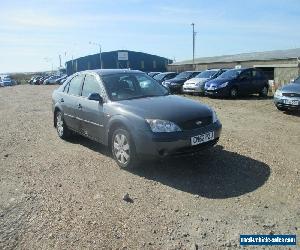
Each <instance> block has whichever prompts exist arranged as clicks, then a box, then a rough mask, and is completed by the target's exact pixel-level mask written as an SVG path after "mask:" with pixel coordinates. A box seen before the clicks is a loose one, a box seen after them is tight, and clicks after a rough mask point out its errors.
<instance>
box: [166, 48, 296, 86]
mask: <svg viewBox="0 0 300 250" xmlns="http://www.w3.org/2000/svg"><path fill="white" fill-rule="evenodd" d="M235 67H242V68H245V67H255V68H259V69H261V70H262V71H264V73H265V74H266V75H267V77H268V79H269V80H274V82H275V83H276V84H279V85H283V84H285V83H288V82H290V81H291V80H292V79H295V78H296V77H297V76H299V75H300V48H298V49H289V50H274V51H266V52H254V53H243V54H237V55H225V56H215V57H202V58H196V59H194V62H193V60H187V61H182V62H175V63H172V64H170V65H168V70H169V71H175V72H182V71H186V70H201V71H202V70H206V69H211V68H235Z"/></svg>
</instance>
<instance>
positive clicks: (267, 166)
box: [0, 85, 300, 249]
mask: <svg viewBox="0 0 300 250" xmlns="http://www.w3.org/2000/svg"><path fill="white" fill-rule="evenodd" d="M54 88H55V86H28V85H27V86H26V85H24V86H15V87H7V88H1V89H0V117H1V119H0V146H1V147H0V172H1V175H0V249H12V248H17V249H52V248H54V249H82V248H90V249H143V248H146V249H224V248H228V249H235V248H241V247H240V246H239V235H240V234H281V233H282V234H297V235H298V238H299V236H300V234H299V232H300V231H299V230H300V202H299V201H300V182H299V179H300V169H299V166H300V153H299V152H300V127H299V124H300V114H299V113H293V114H287V113H282V112H279V111H277V110H276V108H275V107H274V105H273V103H272V100H271V99H267V100H266V99H265V100H263V99H259V98H256V97H249V98H245V99H242V100H218V99H209V98H206V97H190V98H193V99H196V100H199V101H202V102H204V103H207V104H209V105H211V106H212V107H214V108H215V110H216V111H217V113H218V116H219V118H220V119H221V121H222V123H223V133H222V137H221V140H220V142H219V143H218V145H217V146H216V147H214V148H213V149H212V150H210V151H208V152H203V153H201V154H199V155H197V156H190V157H185V158H176V159H173V160H168V161H161V162H148V163H144V164H142V165H141V166H140V167H139V168H138V169H136V170H134V171H131V172H130V171H125V170H121V169H119V168H118V167H117V165H116V163H115V162H114V161H113V160H112V159H111V158H110V156H109V154H108V153H107V151H106V149H105V148H104V147H103V146H101V145H99V144H97V143H94V142H92V141H89V140H87V139H84V138H82V137H80V136H77V137H75V138H73V139H72V140H70V141H63V140H61V139H59V138H58V136H57V135H56V131H55V129H54V128H53V126H52V124H53V123H52V112H51V93H52V91H53V89H54ZM126 193H128V194H129V197H130V199H132V200H131V202H126V201H124V200H123V196H124V195H125V194H126ZM298 240H299V239H298ZM251 249H253V248H251ZM259 249H262V248H259ZM274 249H275V248H274ZM276 249H278V248H276ZM285 249H287V248H285Z"/></svg>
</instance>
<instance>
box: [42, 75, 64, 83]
mask: <svg viewBox="0 0 300 250" xmlns="http://www.w3.org/2000/svg"><path fill="white" fill-rule="evenodd" d="M58 78H60V76H56V75H52V76H49V77H48V78H46V79H45V80H44V81H43V84H44V85H48V84H55V82H56V80H57V79H58Z"/></svg>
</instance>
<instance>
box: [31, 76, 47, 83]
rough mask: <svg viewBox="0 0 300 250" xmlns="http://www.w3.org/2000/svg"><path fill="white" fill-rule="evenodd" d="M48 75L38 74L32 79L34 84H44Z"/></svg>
mask: <svg viewBox="0 0 300 250" xmlns="http://www.w3.org/2000/svg"><path fill="white" fill-rule="evenodd" d="M47 77H48V76H38V77H36V78H35V79H34V80H33V81H32V84H34V85H40V84H43V81H44V79H46V78H47Z"/></svg>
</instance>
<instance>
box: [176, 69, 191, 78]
mask: <svg viewBox="0 0 300 250" xmlns="http://www.w3.org/2000/svg"><path fill="white" fill-rule="evenodd" d="M191 74H193V72H190V71H185V72H181V73H180V74H179V75H177V76H176V77H175V78H177V79H185V78H188V77H189V76H190V75H191Z"/></svg>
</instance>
